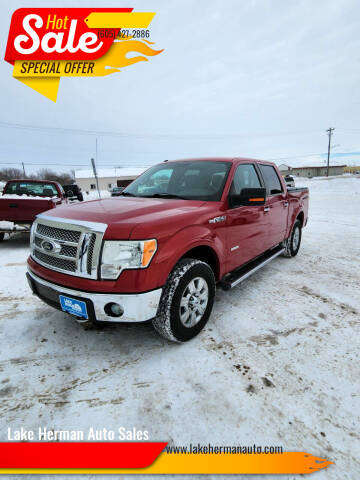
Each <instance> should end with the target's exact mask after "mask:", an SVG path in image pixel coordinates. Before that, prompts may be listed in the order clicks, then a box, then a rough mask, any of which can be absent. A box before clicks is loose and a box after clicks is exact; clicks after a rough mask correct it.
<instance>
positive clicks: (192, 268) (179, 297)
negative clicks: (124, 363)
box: [152, 258, 215, 342]
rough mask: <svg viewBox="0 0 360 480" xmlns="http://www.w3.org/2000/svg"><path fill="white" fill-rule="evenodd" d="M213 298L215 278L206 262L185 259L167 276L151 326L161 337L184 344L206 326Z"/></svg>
mask: <svg viewBox="0 0 360 480" xmlns="http://www.w3.org/2000/svg"><path fill="white" fill-rule="evenodd" d="M214 297H215V277H214V273H213V271H212V269H211V268H210V267H209V265H208V264H207V263H205V262H201V261H200V260H195V259H191V258H185V259H183V260H180V262H179V263H178V264H177V265H176V266H175V268H174V270H173V271H172V272H171V274H170V275H169V278H168V280H167V282H166V285H165V287H164V289H163V293H162V296H161V299H160V304H159V308H158V312H157V316H156V318H154V319H153V321H152V323H153V326H154V328H155V330H156V331H157V332H158V333H160V335H162V336H163V337H165V338H167V339H168V340H172V341H174V342H186V341H187V340H190V339H191V338H193V337H195V336H196V335H197V334H198V333H199V332H200V331H201V330H202V329H203V328H204V326H205V324H206V323H207V321H208V319H209V317H210V314H211V311H212V307H213V304H214Z"/></svg>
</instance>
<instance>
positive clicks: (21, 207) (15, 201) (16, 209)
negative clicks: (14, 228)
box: [0, 195, 54, 223]
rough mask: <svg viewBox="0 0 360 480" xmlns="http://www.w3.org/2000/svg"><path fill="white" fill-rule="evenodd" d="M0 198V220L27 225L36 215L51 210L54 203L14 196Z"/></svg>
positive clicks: (47, 200) (46, 200)
mask: <svg viewBox="0 0 360 480" xmlns="http://www.w3.org/2000/svg"><path fill="white" fill-rule="evenodd" d="M11 197H12V196H10V195H9V196H6V198H0V220H7V221H9V222H19V223H29V222H33V221H34V220H35V217H36V215H38V214H39V213H42V212H45V211H46V210H49V209H50V208H53V206H54V203H53V201H52V200H49V199H42V198H31V197H25V198H19V196H17V195H14V196H13V198H11Z"/></svg>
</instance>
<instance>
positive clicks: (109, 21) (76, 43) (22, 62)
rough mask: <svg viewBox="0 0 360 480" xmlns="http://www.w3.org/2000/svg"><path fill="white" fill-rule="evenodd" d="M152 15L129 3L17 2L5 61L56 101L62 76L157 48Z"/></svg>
mask: <svg viewBox="0 0 360 480" xmlns="http://www.w3.org/2000/svg"><path fill="white" fill-rule="evenodd" d="M154 16H155V12H134V11H133V9H132V8H20V9H18V10H16V11H15V12H14V14H13V16H12V19H11V24H10V30H9V35H8V42H7V47H6V53H5V61H6V62H8V63H10V64H11V65H13V77H14V78H16V79H17V80H19V81H21V82H22V83H24V84H25V85H27V86H29V87H30V88H32V89H34V90H36V91H37V92H39V93H41V94H42V95H44V96H45V97H47V98H49V99H50V100H53V101H54V102H55V101H56V99H57V94H58V89H59V83H60V78H61V77H69V76H70V77H98V76H105V75H110V74H112V73H118V72H120V71H121V70H122V69H123V68H124V67H128V66H130V65H133V64H135V63H138V62H144V61H148V58H149V57H153V56H155V55H158V54H159V53H161V52H162V51H163V50H156V49H155V48H154V46H153V45H154V42H153V41H151V40H150V38H151V36H150V29H149V27H150V24H151V21H152V20H153V18H154ZM129 53H131V54H134V53H138V54H139V55H135V56H134V55H132V56H131V57H130V58H128V57H127V55H128V54H129Z"/></svg>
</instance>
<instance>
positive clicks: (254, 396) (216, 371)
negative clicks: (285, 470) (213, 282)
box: [0, 177, 360, 480]
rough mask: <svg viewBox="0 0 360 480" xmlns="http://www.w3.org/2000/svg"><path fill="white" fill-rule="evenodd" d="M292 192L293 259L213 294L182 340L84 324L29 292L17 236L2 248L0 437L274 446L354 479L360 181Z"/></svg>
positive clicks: (142, 329)
mask: <svg viewBox="0 0 360 480" xmlns="http://www.w3.org/2000/svg"><path fill="white" fill-rule="evenodd" d="M300 184H303V185H305V184H306V185H307V186H309V187H310V216H309V224H308V226H307V227H306V229H305V230H304V232H303V242H302V247H301V249H300V252H299V255H298V256H297V257H296V258H295V259H287V258H278V259H276V260H275V261H274V262H272V263H271V264H269V265H268V266H267V267H265V268H264V269H262V270H261V271H260V272H258V273H256V274H255V275H253V276H252V277H251V278H249V279H248V280H247V281H246V282H244V284H242V286H239V287H238V288H235V289H234V290H232V291H230V292H223V291H222V290H218V292H217V301H216V304H215V307H214V311H213V315H212V318H211V320H210V322H209V323H208V326H207V327H206V328H205V330H204V331H203V332H202V333H201V334H200V335H199V336H198V337H197V338H195V339H194V340H193V341H191V342H189V343H187V344H183V345H176V344H175V345H174V344H170V343H167V342H166V341H165V340H163V339H162V338H161V337H159V336H158V335H157V334H156V333H155V332H154V331H153V330H152V328H151V326H150V325H148V324H137V325H119V326H114V327H107V328H106V329H104V330H90V331H85V330H83V328H82V327H81V326H80V325H78V324H77V323H76V322H75V321H74V320H73V319H72V318H71V317H69V316H67V315H65V314H62V313H61V312H58V311H55V310H53V309H51V308H50V307H48V306H47V305H45V304H43V303H42V302H41V301H40V300H38V299H37V298H35V297H33V296H32V295H31V294H30V291H29V288H28V286H27V283H26V280H25V270H26V266H25V262H26V257H27V249H28V237H22V236H21V235H18V236H17V237H14V238H12V239H11V240H9V241H5V242H3V244H1V245H0V278H1V295H0V440H1V441H4V440H6V433H7V428H8V427H12V428H19V427H25V428H27V429H37V428H38V427H39V426H42V427H45V426H46V427H48V428H53V429H55V430H64V429H84V430H87V429H88V428H89V427H95V428H99V429H101V428H103V427H106V428H108V429H117V427H120V426H125V427H127V428H132V427H133V426H135V427H136V428H138V429H143V430H148V431H149V433H150V439H151V440H165V441H169V442H170V443H172V444H174V445H187V444H189V443H191V442H192V443H193V444H195V443H196V444H197V443H198V442H199V443H201V444H208V443H212V444H214V445H253V444H254V443H256V444H257V445H282V446H283V447H284V449H285V450H288V451H306V452H309V453H311V454H314V455H318V456H320V457H323V458H327V459H330V460H332V461H334V462H335V465H333V466H330V468H329V469H328V470H326V471H321V472H318V473H315V474H314V478H315V476H316V478H317V479H318V480H323V479H330V480H335V479H336V480H338V479H339V478H341V479H343V480H350V479H351V480H353V479H358V478H359V476H360V464H359V454H360V437H359V424H360V423H359V413H360V403H359V393H360V392H359V378H360V367H359V357H358V354H359V347H360V328H359V315H360V313H359V312H360V288H359V285H360V270H359V258H360V179H358V178H354V177H343V178H332V179H312V180H304V181H302V182H300V181H299V180H297V185H298V186H300ZM30 477H31V476H30V475H23V476H18V477H17V476H13V477H12V478H21V479H25V478H30ZM42 478H44V477H42ZM49 478H54V477H53V476H50V477H49ZM94 478H95V476H94ZM97 478H98V477H97ZM107 478H108V477H107ZM116 478H120V477H119V476H118V475H117V476H116ZM121 478H124V477H121ZM129 478H130V477H129ZM182 478H189V477H182ZM191 478H194V477H191ZM199 478H200V477H199ZM206 478H210V477H209V476H202V477H201V479H206ZM214 478H215V477H214ZM217 478H220V477H217ZM226 478H232V477H231V476H227V477H226ZM237 478H239V477H237ZM252 478H254V479H257V478H259V479H260V478H264V477H262V476H261V477H260V476H259V477H258V476H252ZM266 478H275V477H266ZM281 478H283V479H285V478H286V479H289V480H290V479H294V478H297V477H295V476H294V475H291V476H282V477H281Z"/></svg>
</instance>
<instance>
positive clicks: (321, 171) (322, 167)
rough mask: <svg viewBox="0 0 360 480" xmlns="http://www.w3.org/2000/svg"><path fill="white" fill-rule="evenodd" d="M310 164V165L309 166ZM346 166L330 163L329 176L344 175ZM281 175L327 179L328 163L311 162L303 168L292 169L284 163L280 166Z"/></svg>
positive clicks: (302, 166) (303, 164)
mask: <svg viewBox="0 0 360 480" xmlns="http://www.w3.org/2000/svg"><path fill="white" fill-rule="evenodd" d="M307 163H308V165H307ZM345 167H346V165H344V164H340V163H338V162H335V161H333V160H331V161H330V165H329V175H330V176H333V175H343V174H344V169H345ZM278 168H279V170H280V173H281V175H283V176H285V175H288V174H290V175H293V176H296V177H308V178H312V177H325V176H326V174H327V165H326V162H319V161H314V160H310V161H309V162H303V163H302V165H301V166H296V167H295V166H294V167H291V166H290V165H285V164H284V163H283V164H281V165H279V166H278Z"/></svg>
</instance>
